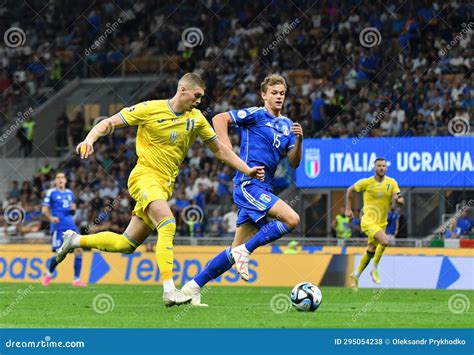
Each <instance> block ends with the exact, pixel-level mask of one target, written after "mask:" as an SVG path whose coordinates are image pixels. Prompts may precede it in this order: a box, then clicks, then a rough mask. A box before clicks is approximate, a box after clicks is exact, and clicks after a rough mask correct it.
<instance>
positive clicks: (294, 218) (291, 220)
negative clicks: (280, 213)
mask: <svg viewBox="0 0 474 355" xmlns="http://www.w3.org/2000/svg"><path fill="white" fill-rule="evenodd" d="M284 223H285V224H286V225H287V226H288V228H290V229H294V228H296V227H297V226H298V224H300V216H298V214H297V213H296V212H294V213H292V214H290V215H289V216H287V217H286V218H285V220H284Z"/></svg>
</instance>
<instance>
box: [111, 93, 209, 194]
mask: <svg viewBox="0 0 474 355" xmlns="http://www.w3.org/2000/svg"><path fill="white" fill-rule="evenodd" d="M119 115H120V117H121V118H122V120H123V122H124V123H125V125H127V126H135V125H137V126H138V132H137V138H136V150H137V155H138V161H137V164H138V165H143V166H146V167H148V168H151V169H153V170H154V171H156V173H157V174H158V175H160V176H161V177H163V178H164V179H165V180H166V181H169V183H170V185H171V184H174V181H175V179H176V176H177V175H178V171H179V167H180V166H181V163H182V162H183V159H184V158H185V157H186V154H187V152H188V149H189V146H190V145H191V144H192V143H193V142H194V140H195V139H196V138H197V137H198V136H199V138H201V140H202V141H203V143H208V142H210V141H213V140H215V139H216V138H217V135H216V132H215V131H214V129H213V128H212V127H211V125H210V124H209V122H207V120H206V118H205V117H204V115H203V114H202V113H201V111H200V110H198V109H196V108H193V109H192V110H191V111H189V112H184V113H182V114H180V113H177V112H174V111H173V109H172V108H171V107H170V105H169V101H168V100H151V101H145V102H141V103H139V104H136V105H134V106H131V107H126V108H124V109H122V110H121V111H120V112H119Z"/></svg>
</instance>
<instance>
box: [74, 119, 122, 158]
mask: <svg viewBox="0 0 474 355" xmlns="http://www.w3.org/2000/svg"><path fill="white" fill-rule="evenodd" d="M124 126H125V123H124V121H123V119H122V117H121V116H120V115H119V114H118V113H116V114H115V115H113V116H111V117H109V118H107V119H105V120H102V121H100V122H99V123H97V124H96V125H95V126H94V127H92V129H91V131H90V132H89V134H88V135H87V137H86V139H84V140H83V141H82V142H81V143H79V144H78V145H77V147H76V153H77V154H79V155H80V157H81V159H86V158H88V157H89V156H91V155H92V153H94V143H95V142H96V141H97V140H98V139H99V138H100V137H103V136H106V135H107V134H109V133H110V132H112V131H113V130H114V129H115V128H121V127H124Z"/></svg>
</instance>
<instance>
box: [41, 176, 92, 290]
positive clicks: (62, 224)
mask: <svg viewBox="0 0 474 355" xmlns="http://www.w3.org/2000/svg"><path fill="white" fill-rule="evenodd" d="M66 183H67V179H66V175H65V174H64V173H63V172H58V173H56V176H55V178H54V186H55V187H54V188H52V189H49V190H48V191H47V192H46V196H45V198H44V200H43V207H42V209H41V212H42V213H43V214H44V215H45V216H46V218H47V219H48V220H49V222H50V228H49V229H50V233H51V234H52V236H53V244H52V249H53V252H56V250H57V249H58V248H59V247H60V246H61V244H62V243H63V233H64V232H65V231H67V230H73V231H75V232H76V233H79V231H78V230H77V227H76V225H75V224H74V220H73V215H74V212H75V210H76V202H75V199H74V193H73V192H72V191H71V190H69V189H66ZM57 265H58V263H57V262H56V255H54V256H53V257H52V258H51V259H50V263H49V267H48V270H47V271H46V273H45V274H44V276H43V280H42V285H43V286H48V285H49V283H50V282H51V279H52V277H53V272H54V270H55V269H56V266H57ZM81 268H82V249H75V258H74V280H73V282H72V285H73V286H87V284H86V283H84V282H82V281H81V280H80V278H79V277H80V275H81Z"/></svg>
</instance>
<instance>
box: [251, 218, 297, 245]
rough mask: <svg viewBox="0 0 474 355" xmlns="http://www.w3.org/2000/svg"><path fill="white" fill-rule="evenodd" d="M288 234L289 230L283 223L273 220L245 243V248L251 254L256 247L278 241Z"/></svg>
mask: <svg viewBox="0 0 474 355" xmlns="http://www.w3.org/2000/svg"><path fill="white" fill-rule="evenodd" d="M290 232H291V229H290V228H289V227H288V226H287V225H286V224H285V223H282V222H280V221H277V220H274V221H271V222H270V223H267V224H265V225H264V226H263V227H262V228H261V229H260V230H259V231H258V232H257V233H256V234H255V235H254V236H253V237H252V238H251V239H250V240H249V241H248V242H247V243H245V247H246V248H247V250H248V251H249V252H251V253H252V252H253V251H254V250H255V249H257V248H258V247H261V246H262V245H265V244H268V243H271V242H273V241H275V240H277V239H280V238H281V237H282V236H283V235H285V234H288V233H290Z"/></svg>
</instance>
